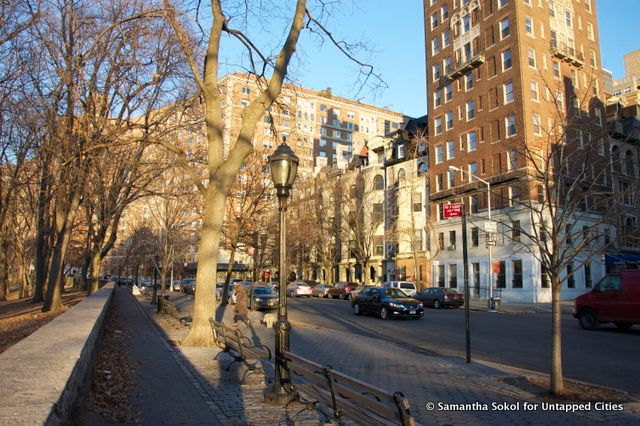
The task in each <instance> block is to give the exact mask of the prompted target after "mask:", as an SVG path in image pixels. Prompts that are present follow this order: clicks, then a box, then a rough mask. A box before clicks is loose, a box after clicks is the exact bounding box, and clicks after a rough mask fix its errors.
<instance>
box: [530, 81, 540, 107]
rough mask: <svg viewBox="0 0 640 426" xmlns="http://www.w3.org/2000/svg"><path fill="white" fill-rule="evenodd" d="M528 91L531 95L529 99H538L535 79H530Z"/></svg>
mask: <svg viewBox="0 0 640 426" xmlns="http://www.w3.org/2000/svg"><path fill="white" fill-rule="evenodd" d="M529 93H530V95H531V100H532V101H536V102H537V101H538V100H539V98H538V82H537V81H532V82H530V83H529Z"/></svg>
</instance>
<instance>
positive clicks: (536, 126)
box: [532, 114, 542, 136]
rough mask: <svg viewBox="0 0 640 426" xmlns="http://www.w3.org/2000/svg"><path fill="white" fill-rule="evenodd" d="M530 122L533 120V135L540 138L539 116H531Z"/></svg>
mask: <svg viewBox="0 0 640 426" xmlns="http://www.w3.org/2000/svg"><path fill="white" fill-rule="evenodd" d="M532 120H533V134H534V135H536V136H542V126H541V125H540V123H541V121H540V115H539V114H533V116H532Z"/></svg>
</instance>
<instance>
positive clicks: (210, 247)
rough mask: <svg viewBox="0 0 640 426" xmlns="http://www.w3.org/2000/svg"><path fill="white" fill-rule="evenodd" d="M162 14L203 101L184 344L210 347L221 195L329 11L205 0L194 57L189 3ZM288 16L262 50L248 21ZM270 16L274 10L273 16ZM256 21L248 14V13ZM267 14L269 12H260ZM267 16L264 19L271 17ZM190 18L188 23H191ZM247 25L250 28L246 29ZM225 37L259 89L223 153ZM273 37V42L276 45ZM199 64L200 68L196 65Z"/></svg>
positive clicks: (322, 6) (301, 0)
mask: <svg viewBox="0 0 640 426" xmlns="http://www.w3.org/2000/svg"><path fill="white" fill-rule="evenodd" d="M164 4H165V9H166V13H167V18H168V19H169V21H170V22H171V24H172V25H173V27H174V29H175V31H176V34H177V36H178V40H179V41H180V46H181V47H182V49H183V51H184V53H185V55H186V57H187V63H188V64H189V66H190V68H191V71H192V74H193V76H194V78H195V80H196V82H197V84H198V88H199V89H200V92H201V97H202V99H203V102H204V117H205V123H206V141H207V172H206V181H205V182H206V183H205V182H199V183H198V186H199V189H200V191H201V192H202V195H203V200H204V203H205V204H204V205H205V207H204V217H203V226H202V235H201V240H200V247H199V250H198V274H197V277H196V279H197V282H198V292H197V293H196V299H195V306H194V318H193V323H192V327H191V330H190V332H189V336H188V337H187V338H186V339H185V341H184V343H185V344H187V345H210V344H211V329H210V327H209V323H208V317H209V316H210V311H211V306H210V303H211V302H210V301H211V300H214V299H215V283H211V282H209V281H208V278H209V277H212V276H215V274H216V270H217V259H218V253H219V249H220V243H219V241H220V236H221V231H222V228H223V225H224V212H225V210H224V209H223V208H221V206H224V205H226V199H227V196H228V194H229V191H230V190H231V187H232V185H233V183H234V181H235V179H236V176H237V174H238V171H239V170H240V168H241V166H242V164H243V163H244V161H245V159H246V158H247V157H248V156H249V154H251V152H253V144H252V140H253V137H254V134H255V130H256V126H257V124H258V122H259V120H260V119H261V118H262V117H263V116H264V114H265V113H266V112H267V110H268V109H269V108H270V107H271V105H273V103H274V102H276V99H277V98H278V96H279V95H280V93H281V91H282V87H283V84H284V82H285V78H286V76H287V74H288V70H289V65H290V63H291V60H292V57H293V56H294V54H295V52H296V50H297V49H298V48H299V47H300V46H299V45H298V40H299V38H300V34H301V32H302V31H303V30H304V29H308V30H310V31H316V32H318V33H319V34H324V35H326V36H327V37H329V38H331V34H330V33H329V32H327V31H326V30H325V28H324V26H323V25H322V22H321V20H320V19H322V18H323V17H324V14H325V13H328V10H327V9H326V7H327V6H328V5H327V4H326V3H325V2H318V5H317V8H315V9H314V7H315V6H316V5H315V4H314V5H310V4H308V2H307V1H305V0H297V1H296V2H295V6H293V7H292V6H291V5H290V3H289V2H283V3H282V4H281V5H278V6H280V7H275V6H274V5H269V10H266V9H262V8H261V6H262V5H261V4H253V3H251V2H249V3H247V2H238V4H235V5H234V4H232V5H230V6H229V11H227V12H225V9H223V3H222V2H221V1H219V0H213V1H212V2H211V18H212V23H211V26H210V30H209V31H208V35H207V36H206V37H207V42H206V44H207V45H206V49H205V50H206V53H205V54H204V58H203V60H202V59H200V58H201V56H200V52H199V51H198V46H197V44H196V43H195V42H194V40H193V38H192V37H190V35H189V34H191V29H190V28H189V27H188V22H189V18H190V16H189V14H188V12H186V11H187V10H189V9H191V3H189V4H188V5H186V6H187V7H185V8H184V9H179V8H178V7H177V4H174V3H172V2H171V1H170V0H164ZM314 10H315V11H317V12H318V13H319V14H320V15H319V16H320V18H318V19H317V18H316V17H315V16H314V14H313V12H312V11H314ZM283 13H284V14H285V16H286V15H287V14H289V17H288V18H287V21H288V24H286V25H287V28H288V29H287V30H285V31H284V33H285V34H286V35H285V36H284V39H283V40H282V41H281V42H280V43H279V47H278V48H277V49H275V50H274V51H276V52H277V53H275V54H274V55H273V56H269V55H267V54H263V53H262V52H261V51H260V49H259V47H258V45H257V44H256V43H254V42H253V41H252V40H251V38H250V36H249V35H248V34H249V33H250V28H249V27H250V26H251V25H252V24H253V25H260V23H261V22H271V23H275V22H282V19H281V18H282V16H283V15H282V14H283ZM274 14H275V15H274ZM258 16H259V19H257V20H254V18H257V17H258ZM265 16H268V17H267V18H265ZM272 17H273V19H270V18H272ZM192 22H193V21H192ZM247 30H249V32H247ZM224 35H229V36H230V37H231V38H232V39H233V40H235V41H237V42H239V43H240V45H241V46H242V47H244V48H245V49H246V53H247V57H248V64H249V65H248V67H249V69H250V72H251V73H252V74H253V75H255V77H256V79H257V81H258V83H260V92H259V94H258V96H257V97H256V98H254V99H253V100H252V101H251V103H250V104H249V105H248V106H247V107H246V108H245V109H244V110H243V112H242V119H241V123H240V130H239V133H238V135H237V137H236V136H234V140H233V141H232V142H231V144H230V146H229V150H228V152H226V151H225V144H224V137H223V136H224V130H225V129H224V124H223V121H222V107H221V101H222V98H221V94H220V90H219V88H218V74H219V72H220V70H221V65H222V63H221V61H220V59H221V55H222V51H221V48H222V39H223V36H224ZM332 41H333V42H334V43H335V44H336V45H337V46H338V48H339V49H340V50H342V51H343V52H345V54H347V55H348V56H349V55H350V54H351V52H350V50H349V49H350V47H349V45H347V44H343V43H337V41H334V40H332ZM277 43H278V42H276V43H274V44H277ZM203 62H204V66H203V67H202V68H201V67H200V64H202V63H203ZM362 66H363V69H365V73H366V75H367V76H371V75H372V71H371V67H369V66H367V65H366V64H362Z"/></svg>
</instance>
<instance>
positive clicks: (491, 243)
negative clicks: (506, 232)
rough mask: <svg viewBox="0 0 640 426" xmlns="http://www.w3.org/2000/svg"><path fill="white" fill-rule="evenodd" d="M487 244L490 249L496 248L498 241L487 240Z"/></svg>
mask: <svg viewBox="0 0 640 426" xmlns="http://www.w3.org/2000/svg"><path fill="white" fill-rule="evenodd" d="M486 243H487V248H488V247H495V245H496V240H487V241H486Z"/></svg>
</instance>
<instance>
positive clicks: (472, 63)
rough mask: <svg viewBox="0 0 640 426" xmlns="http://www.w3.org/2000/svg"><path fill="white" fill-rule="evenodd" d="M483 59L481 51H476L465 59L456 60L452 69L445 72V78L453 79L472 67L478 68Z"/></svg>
mask: <svg viewBox="0 0 640 426" xmlns="http://www.w3.org/2000/svg"><path fill="white" fill-rule="evenodd" d="M485 60H486V59H485V56H484V55H483V54H482V53H477V54H475V55H473V56H471V57H470V58H466V59H465V60H462V61H456V64H455V66H454V67H453V71H452V72H451V73H450V74H447V78H448V79H449V80H454V79H456V78H458V77H460V76H462V75H464V74H466V73H468V72H469V71H471V70H472V69H474V68H478V67H479V66H480V65H482V64H484V62H485Z"/></svg>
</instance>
